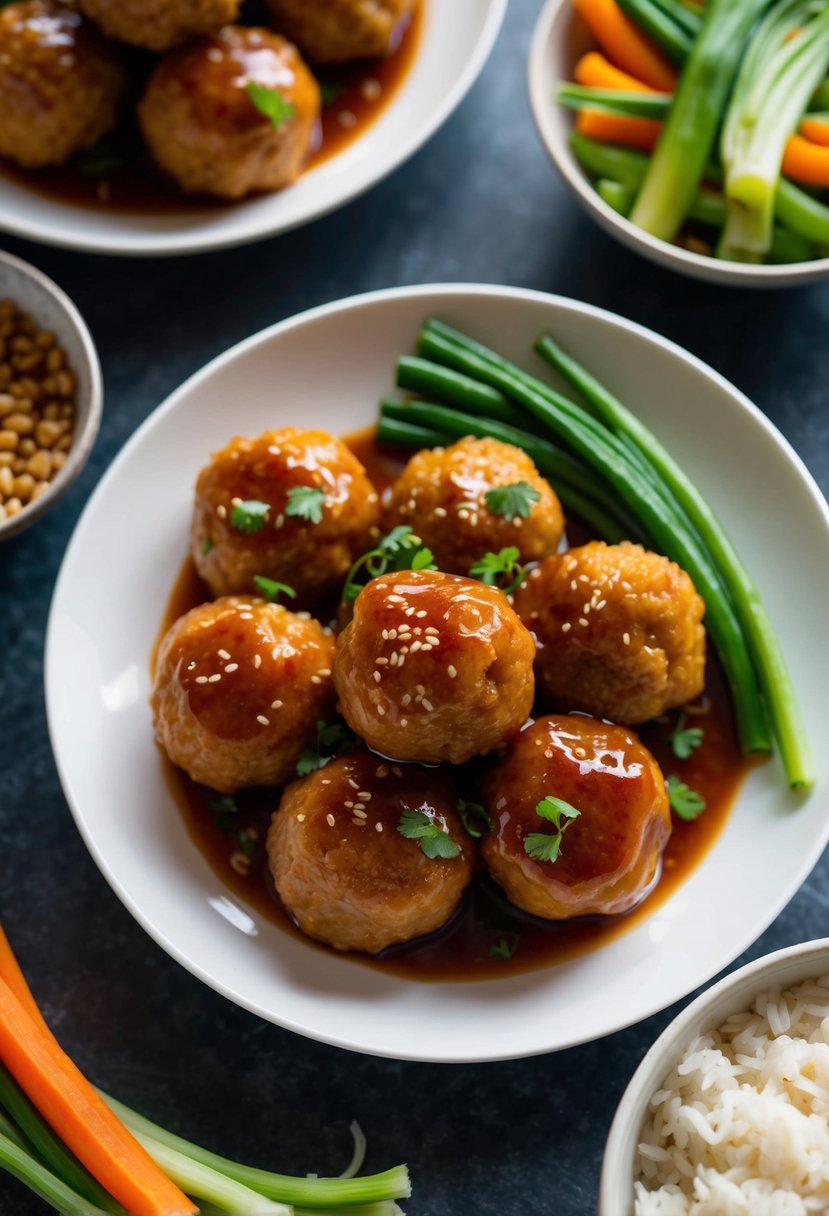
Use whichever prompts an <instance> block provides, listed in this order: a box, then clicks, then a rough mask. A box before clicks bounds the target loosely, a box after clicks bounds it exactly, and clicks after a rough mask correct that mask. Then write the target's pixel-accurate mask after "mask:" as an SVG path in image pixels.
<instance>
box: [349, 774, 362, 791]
mask: <svg viewBox="0 0 829 1216" xmlns="http://www.w3.org/2000/svg"><path fill="white" fill-rule="evenodd" d="M348 784H349V785H350V786H351V788H352V789H353V790H358V789H359V788H360V787H359V785H358V784H357V782H356V781H355V780H354V778H353V777H349V778H348Z"/></svg>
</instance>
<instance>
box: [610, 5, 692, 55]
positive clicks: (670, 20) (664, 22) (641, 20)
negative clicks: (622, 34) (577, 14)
mask: <svg viewBox="0 0 829 1216" xmlns="http://www.w3.org/2000/svg"><path fill="white" fill-rule="evenodd" d="M618 4H619V8H620V9H621V10H622V12H623V13H625V14H626V16H628V17H630V19H631V20H632V21H635V23H636V24H637V25H638V26H639V28H640V30H642V32H643V33H644V34H647V35H648V37H649V38H652V39H653V41H654V42H655V43H656V45H657V46H659V47H661V48H662V50H663V51H664V52H665V54H666V55H667V56H668V58H669V59H671V60H672V61H673V62H674V63H676V64H683V63H684V62H685V60H686V59H687V58H688V56H689V55H690V53H691V47H692V46H693V45H694V36H695V35H694V33H689V32H688V30H686V29H685V28H684V26H683V25H681V24H680V22H679V21H677V20H675V18H674V16H673V15H672V14H671V13H670V12H668V11H666V9H665V7H663V6H662V5H659V4H656V3H654V2H653V0H618ZM696 32H697V33H698V32H699V30H697V31H696Z"/></svg>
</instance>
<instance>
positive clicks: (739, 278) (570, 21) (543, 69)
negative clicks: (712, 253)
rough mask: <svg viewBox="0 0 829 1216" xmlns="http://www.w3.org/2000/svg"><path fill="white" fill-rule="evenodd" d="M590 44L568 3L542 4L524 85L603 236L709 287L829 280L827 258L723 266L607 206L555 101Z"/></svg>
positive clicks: (559, 162)
mask: <svg viewBox="0 0 829 1216" xmlns="http://www.w3.org/2000/svg"><path fill="white" fill-rule="evenodd" d="M595 45H596V41H595V39H594V38H593V36H592V35H591V34H590V33H589V31H588V29H587V26H586V25H585V24H584V23H583V21H582V20H581V19H580V18H579V16H578V15H577V13H576V12H575V10H574V8H573V0H547V3H546V4H545V5H544V7H543V8H542V10H541V15H540V16H539V18H538V23H537V24H536V27H535V33H534V34H533V38H532V44H531V47H530V59H529V69H528V85H529V91H530V104H531V106H532V111H533V117H534V118H535V123H536V126H537V127H538V133H539V135H540V136H541V139H542V141H543V143H544V146H545V148H546V149H547V151H548V153H549V155H550V159H551V160H552V162H553V164H554V165H555V167H556V168H557V169H558V171H559V173H560V174H561V176H562V177H563V178H564V180H565V181H566V182H567V184H568V186H570V188H571V189H572V190H573V191H574V193H575V194H576V197H577V198H578V199H579V201H580V202H581V204H582V206H583V207H584V208H585V209H586V210H587V212H588V214H589V215H590V216H592V218H593V219H594V220H595V221H596V222H597V223H598V224H599V225H600V226H601V227H602V228H604V230H605V232H608V233H610V235H611V236H613V237H615V238H616V239H617V240H618V241H621V242H622V244H623V245H627V247H628V248H629V249H632V250H633V251H634V252H635V253H640V254H642V255H643V256H644V257H646V258H649V259H650V260H651V261H652V262H657V263H658V264H659V265H660V266H664V267H667V268H668V269H669V270H677V271H679V273H680V274H689V275H691V276H692V277H693V278H695V279H705V280H707V281H708V282H709V283H725V284H727V285H729V286H731V287H795V286H798V285H800V284H804V283H810V282H815V281H816V280H819V279H826V278H829V258H816V259H814V261H811V262H797V263H792V264H791V265H785V266H749V265H743V264H742V263H738V262H726V261H722V260H721V259H719V258H712V257H707V256H705V255H704V254H700V253H691V252H690V250H688V249H681V248H680V247H679V246H678V245H671V244H669V243H668V242H667V241H661V240H659V239H657V238H656V237H653V236H651V235H650V234H649V233H647V232H644V231H643V230H642V229H641V228H637V227H636V225H635V224H632V223H631V222H630V220H628V219H626V218H625V217H624V216H623V215H619V213H618V212H617V211H614V210H613V208H612V207H610V206H608V204H607V203H606V202H605V201H604V199H602V198H600V197H599V195H598V194H597V193H596V191H595V189H594V188H593V185H592V183H591V181H590V179H589V178H588V176H587V174H586V173H585V172H584V170H583V169H582V167H581V165H580V164H579V163H578V161H577V160H576V158H575V156H574V155H573V153H572V152H571V151H570V144H569V137H570V132H571V131H572V129H573V114H572V113H571V112H570V111H568V110H565V109H564V108H563V107H562V106H560V105H558V104H557V102H556V100H555V93H556V86H557V85H558V84H559V83H560V82H561V81H562V80H571V79H572V75H573V66H574V64H575V63H576V60H577V59H578V58H579V57H580V56H581V55H583V54H584V52H585V51H588V50H590V49H592V48H593V47H595Z"/></svg>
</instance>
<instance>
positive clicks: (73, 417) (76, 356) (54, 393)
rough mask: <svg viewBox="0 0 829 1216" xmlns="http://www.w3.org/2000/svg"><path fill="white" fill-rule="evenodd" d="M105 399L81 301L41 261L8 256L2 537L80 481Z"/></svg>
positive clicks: (3, 259)
mask: <svg viewBox="0 0 829 1216" xmlns="http://www.w3.org/2000/svg"><path fill="white" fill-rule="evenodd" d="M102 399H103V392H102V383H101V367H100V363H99V362H98V354H97V351H96V350H95V345H94V343H93V341H92V338H91V336H90V334H89V330H88V329H87V327H86V324H85V322H84V320H83V317H82V316H81V314H80V313H79V312H78V310H77V308H76V307H75V305H74V304H73V303H72V301H71V300H70V299H69V297H68V296H67V295H65V294H64V292H63V291H61V289H60V288H59V287H58V286H57V284H55V283H53V282H52V280H51V279H48V278H47V277H46V275H44V274H41V272H40V271H39V270H36V269H35V268H34V266H30V265H29V264H28V262H23V261H21V260H20V259H19V258H15V257H12V256H11V255H10V254H7V253H0V540H7V539H8V538H9V537H11V536H14V535H16V533H18V532H21V531H22V530H23V529H24V528H27V527H28V526H29V524H32V523H34V522H35V520H36V519H38V518H39V517H40V516H41V515H42V514H43V513H44V511H47V510H48V509H49V507H50V506H51V505H52V504H53V503H54V502H56V501H57V500H58V498H60V496H61V494H63V493H64V491H65V490H67V489H68V488H69V486H70V485H71V484H72V482H73V481H74V480H75V478H76V477H77V475H78V474H79V473H80V471H81V469H82V468H83V466H84V464H85V462H86V459H87V457H88V456H89V453H90V451H91V449H92V445H93V443H94V442H95V437H96V435H97V433H98V426H99V425H100V421H101V404H102Z"/></svg>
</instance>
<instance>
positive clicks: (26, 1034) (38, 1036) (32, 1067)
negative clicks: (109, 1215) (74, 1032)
mask: <svg viewBox="0 0 829 1216" xmlns="http://www.w3.org/2000/svg"><path fill="white" fill-rule="evenodd" d="M0 1060H2V1061H3V1063H4V1064H5V1065H6V1067H7V1068H8V1070H9V1072H10V1073H11V1074H12V1075H13V1076H14V1078H15V1080H16V1081H17V1083H18V1085H19V1086H20V1087H21V1089H22V1090H23V1091H24V1093H25V1094H26V1095H27V1096H28V1097H29V1099H30V1100H31V1102H32V1103H33V1104H34V1105H35V1106H36V1107H37V1109H38V1110H39V1111H40V1113H41V1114H42V1115H43V1117H44V1119H46V1121H47V1122H48V1123H49V1124H50V1125H51V1127H52V1129H53V1130H54V1131H55V1132H56V1133H57V1134H58V1135H59V1136H60V1138H61V1140H63V1142H64V1144H65V1145H66V1146H67V1148H69V1149H71V1151H72V1152H73V1153H74V1154H75V1156H76V1157H77V1158H78V1159H79V1160H80V1161H82V1162H83V1164H84V1165H85V1166H86V1168H87V1169H88V1170H89V1172H90V1173H91V1174H92V1175H93V1176H94V1177H95V1178H97V1179H98V1181H99V1182H100V1183H101V1185H102V1186H103V1187H105V1188H106V1190H108V1191H109V1193H110V1194H111V1195H112V1196H114V1198H115V1199H117V1200H118V1202H119V1203H122V1204H123V1205H124V1207H125V1208H126V1209H127V1211H128V1212H129V1213H130V1214H131V1216H195V1213H196V1212H197V1211H198V1209H197V1208H196V1207H195V1206H194V1204H193V1203H191V1201H190V1200H189V1199H188V1198H187V1196H186V1195H185V1194H184V1193H183V1192H182V1191H180V1190H179V1188H178V1187H177V1186H176V1185H175V1184H174V1183H172V1182H171V1181H170V1179H169V1178H168V1177H167V1176H166V1174H164V1173H162V1172H161V1170H160V1169H159V1168H158V1166H157V1165H156V1164H155V1162H154V1161H153V1160H152V1158H151V1157H150V1156H149V1154H148V1153H146V1152H145V1151H144V1149H143V1148H142V1147H141V1146H140V1144H138V1142H137V1141H136V1140H135V1139H134V1138H133V1136H132V1135H131V1134H130V1133H129V1132H128V1131H127V1129H126V1128H125V1127H124V1126H123V1124H122V1123H120V1122H119V1120H118V1119H116V1117H115V1115H114V1114H113V1113H112V1111H111V1110H110V1109H109V1107H108V1106H106V1105H105V1103H104V1102H103V1101H102V1099H101V1098H99V1097H98V1095H97V1093H96V1092H95V1090H94V1089H93V1088H92V1086H91V1085H90V1084H89V1082H88V1081H87V1080H86V1078H85V1077H84V1076H83V1075H82V1073H81V1072H80V1071H79V1070H78V1069H77V1068H76V1067H75V1065H74V1064H73V1063H72V1061H71V1060H70V1059H69V1057H68V1056H67V1055H66V1054H65V1052H63V1051H62V1050H61V1048H60V1047H59V1046H58V1044H57V1042H56V1041H55V1039H54V1038H53V1037H52V1035H51V1033H49V1032H48V1031H46V1030H44V1028H43V1027H42V1026H41V1025H40V1024H39V1023H38V1022H36V1021H35V1020H34V1018H32V1017H31V1015H30V1014H29V1013H28V1012H27V1011H26V1009H25V1008H24V1007H23V1005H22V1004H21V1002H20V1000H18V998H17V997H16V996H15V994H14V993H13V992H12V990H11V988H10V987H9V985H8V984H7V983H6V981H5V980H3V979H0Z"/></svg>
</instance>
